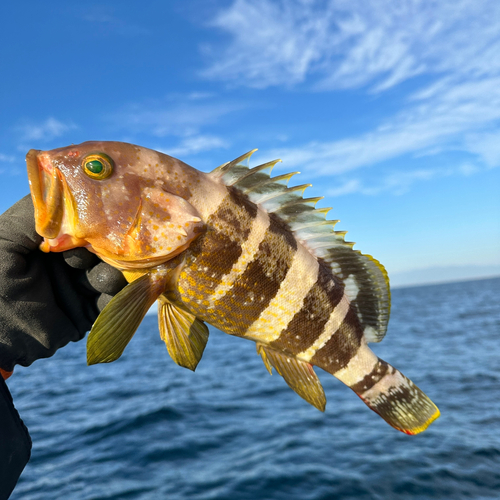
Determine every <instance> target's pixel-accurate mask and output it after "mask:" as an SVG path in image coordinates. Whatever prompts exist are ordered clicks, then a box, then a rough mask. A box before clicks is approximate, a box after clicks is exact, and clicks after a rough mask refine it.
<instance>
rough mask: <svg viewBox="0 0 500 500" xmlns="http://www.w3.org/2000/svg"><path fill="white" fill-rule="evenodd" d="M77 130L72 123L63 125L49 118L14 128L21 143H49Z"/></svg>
mask: <svg viewBox="0 0 500 500" xmlns="http://www.w3.org/2000/svg"><path fill="white" fill-rule="evenodd" d="M75 128H77V127H76V126H75V125H74V124H72V123H63V122H61V121H59V120H57V119H56V118H53V117H49V118H47V119H46V120H45V121H44V122H42V123H38V124H35V123H32V122H31V123H29V122H28V123H24V124H22V125H19V126H17V127H16V130H17V131H18V132H20V134H21V141H23V142H27V141H49V140H51V139H54V138H55V137H59V136H61V135H63V134H65V133H66V132H68V131H70V130H73V129H75Z"/></svg>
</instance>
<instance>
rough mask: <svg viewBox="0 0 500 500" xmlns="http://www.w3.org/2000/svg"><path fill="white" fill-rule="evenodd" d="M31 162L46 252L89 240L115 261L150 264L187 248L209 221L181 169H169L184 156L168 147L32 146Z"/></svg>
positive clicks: (32, 185)
mask: <svg viewBox="0 0 500 500" xmlns="http://www.w3.org/2000/svg"><path fill="white" fill-rule="evenodd" d="M26 162H27V168H28V179H29V183H30V190H31V195H32V198H33V203H34V206H35V222H36V230H37V232H38V233H39V234H40V235H41V236H43V238H44V240H43V242H42V244H41V246H40V248H41V249H42V250H43V251H45V252H50V251H53V252H61V251H64V250H68V249H71V248H75V247H79V246H83V247H87V248H88V249H89V250H91V251H93V252H94V253H96V254H97V255H98V256H99V257H101V258H102V259H103V260H105V261H107V262H109V263H111V264H113V265H115V266H116V267H120V268H123V269H126V268H137V267H150V266H151V265H155V264H158V263H161V262H164V261H166V260H169V259H170V258H172V257H173V256H175V255H177V254H179V253H180V252H182V251H183V250H184V249H186V248H187V247H188V246H189V244H190V242H191V241H192V240H193V239H195V238H196V237H197V236H198V235H199V234H200V233H201V232H202V230H203V228H204V223H203V222H202V221H201V218H200V217H199V216H198V213H197V211H196V209H195V208H194V207H193V206H192V205H190V204H189V202H188V201H186V200H185V199H184V198H183V197H182V196H179V193H178V189H177V190H176V186H175V185H174V184H175V182H177V183H179V182H180V181H179V180H178V177H179V175H178V174H177V172H176V175H175V179H174V176H170V177H169V174H168V172H170V171H171V169H169V168H168V167H169V166H173V167H175V168H177V170H179V168H181V169H182V165H184V164H182V162H180V161H179V160H175V159H174V158H171V157H169V156H167V155H163V154H161V153H158V152H156V151H152V150H149V149H147V148H142V147H139V146H134V145H132V144H126V143H121V142H106V141H92V142H85V143H82V144H79V145H72V146H68V147H64V148H59V149H54V150H51V151H39V150H34V149H32V150H30V151H29V152H28V154H27V156H26ZM186 167H187V168H188V169H189V168H190V167H188V166H187V165H186ZM174 170H175V169H174ZM191 171H194V169H191ZM191 171H188V173H187V174H186V175H193V173H192V172H191ZM176 193H177V194H176Z"/></svg>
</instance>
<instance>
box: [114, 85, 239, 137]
mask: <svg viewBox="0 0 500 500" xmlns="http://www.w3.org/2000/svg"><path fill="white" fill-rule="evenodd" d="M209 97H210V94H201V93H198V94H196V95H194V96H193V94H190V95H188V96H170V97H169V98H167V99H164V100H157V101H150V102H144V103H135V104H130V105H129V106H127V107H126V108H125V109H124V110H122V111H121V112H119V113H116V114H115V115H113V116H111V117H110V119H111V121H112V122H113V124H114V126H116V127H118V128H126V129H127V131H128V132H139V133H148V134H151V135H153V136H156V137H166V136H169V135H173V136H178V137H183V136H192V135H196V134H199V133H200V129H201V128H202V127H203V126H206V125H213V124H215V123H217V122H218V121H219V120H220V119H221V118H223V117H224V116H226V115H228V114H230V113H234V112H236V111H238V110H240V109H242V108H243V107H244V105H243V104H241V103H236V102H229V101H218V100H215V99H211V100H208V98H209Z"/></svg>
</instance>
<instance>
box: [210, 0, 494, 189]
mask: <svg viewBox="0 0 500 500" xmlns="http://www.w3.org/2000/svg"><path fill="white" fill-rule="evenodd" d="M212 24H213V25H214V26H216V27H217V28H219V29H221V30H223V31H225V32H226V33H228V34H229V35H230V40H231V41H230V43H229V44H228V45H227V47H225V48H224V49H222V50H219V51H218V52H217V56H216V55H215V52H214V55H213V59H212V62H211V65H210V66H209V67H208V68H207V69H206V71H205V73H204V75H205V76H206V77H209V78H214V79H216V78H221V77H224V79H225V81H230V82H232V83H234V84H238V85H247V86H252V87H258V88H265V87H269V86H273V85H274V86H275V85H282V86H301V88H302V89H309V90H315V91H319V90H321V91H333V90H337V91H341V90H342V89H347V88H364V89H365V91H366V92H369V93H382V92H386V91H387V90H388V89H391V88H393V87H395V86H396V85H398V84H400V83H402V82H404V81H405V80H408V79H410V78H413V77H415V76H418V75H420V76H421V77H423V78H421V79H420V80H418V81H416V80H414V85H413V90H412V91H410V92H409V93H408V94H407V96H406V99H403V105H402V107H401V110H400V111H399V112H397V113H396V114H393V115H392V116H385V117H381V119H380V124H379V126H377V127H376V128H374V129H372V130H369V131H366V132H365V133H361V134H359V135H357V136H352V137H348V138H344V139H341V140H332V141H328V142H312V143H308V144H302V145H300V144H299V145H297V146H295V147H293V148H288V149H285V150H284V149H283V148H281V149H280V150H276V151H274V152H271V155H277V156H280V157H281V158H282V159H283V161H284V163H283V167H282V168H287V169H288V168H295V167H299V168H300V169H301V170H308V171H309V172H310V173H312V174H313V175H314V174H318V175H328V174H330V175H337V174H346V173H347V172H351V171H353V170H355V169H359V168H362V167H368V166H371V165H375V164H378V163H381V162H383V161H386V160H391V159H395V158H400V157H403V156H406V157H407V158H408V157H410V158H411V157H412V156H413V157H417V156H421V155H432V154H436V153H439V152H443V151H462V152H467V153H469V154H471V155H473V156H475V157H476V158H475V161H474V163H479V164H482V165H486V166H488V167H495V166H499V165H500V130H499V126H498V125H499V124H500V57H498V54H500V3H498V2H495V1H493V0H453V1H451V0H449V1H436V0H422V1H416V0H406V1H403V2H393V1H392V0H380V1H377V2H364V1H362V0H330V1H328V0H327V1H325V2H315V1H307V0H287V1H285V0H282V1H270V0H235V1H234V2H233V3H232V4H231V5H230V6H229V7H227V8H225V9H223V10H221V11H219V13H218V15H217V16H216V17H215V18H214V19H213V21H212ZM417 84H419V85H417ZM402 163H403V162H402ZM404 163H406V162H404ZM477 170H478V167H477V166H474V167H470V166H469V167H467V166H464V165H462V166H461V167H460V168H455V169H453V173H454V174H459V173H463V172H465V171H467V172H468V173H469V175H470V174H471V173H472V172H473V171H477ZM412 175H416V174H415V173H413V174H412ZM421 175H423V174H421ZM410 177H411V176H410ZM417 177H418V176H417ZM401 179H403V176H401ZM408 179H409V177H408ZM387 182H388V184H387V186H386V187H380V190H385V189H388V188H389V187H390V185H391V181H390V180H388V181H387ZM408 182H409V180H408ZM396 184H397V183H396ZM403 184H404V183H403ZM342 189H343V192H349V191H351V192H354V191H359V192H365V193H367V194H368V193H369V192H372V191H370V190H369V189H366V188H364V187H363V185H362V184H361V183H360V181H359V180H356V179H347V180H346V184H345V186H344V187H343V188H342ZM402 189H404V188H402ZM396 190H397V189H396Z"/></svg>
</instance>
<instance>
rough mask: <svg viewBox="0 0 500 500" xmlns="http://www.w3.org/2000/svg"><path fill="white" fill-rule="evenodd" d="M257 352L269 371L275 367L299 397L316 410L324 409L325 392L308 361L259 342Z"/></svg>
mask: <svg viewBox="0 0 500 500" xmlns="http://www.w3.org/2000/svg"><path fill="white" fill-rule="evenodd" d="M257 353H258V354H260V355H261V356H262V360H263V361H264V364H265V365H266V368H267V370H268V371H269V373H271V374H272V367H274V368H276V371H277V372H278V373H279V374H280V375H281V376H282V377H283V378H284V379H285V382H286V383H287V384H288V386H289V387H290V388H291V389H293V390H294V391H295V392H296V393H297V394H298V395H299V396H300V397H301V398H303V399H305V400H306V401H307V402H308V403H309V404H311V405H313V406H315V407H316V408H317V409H318V410H320V411H325V406H326V397H325V392H324V391H323V387H322V385H321V382H320V381H319V379H318V376H317V375H316V373H314V370H313V367H312V365H311V364H310V363H306V362H305V361H300V360H298V359H295V358H291V357H289V356H286V355H285V354H281V353H280V352H278V351H276V350H275V349H271V348H270V347H267V346H265V345H264V344H260V343H257Z"/></svg>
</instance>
